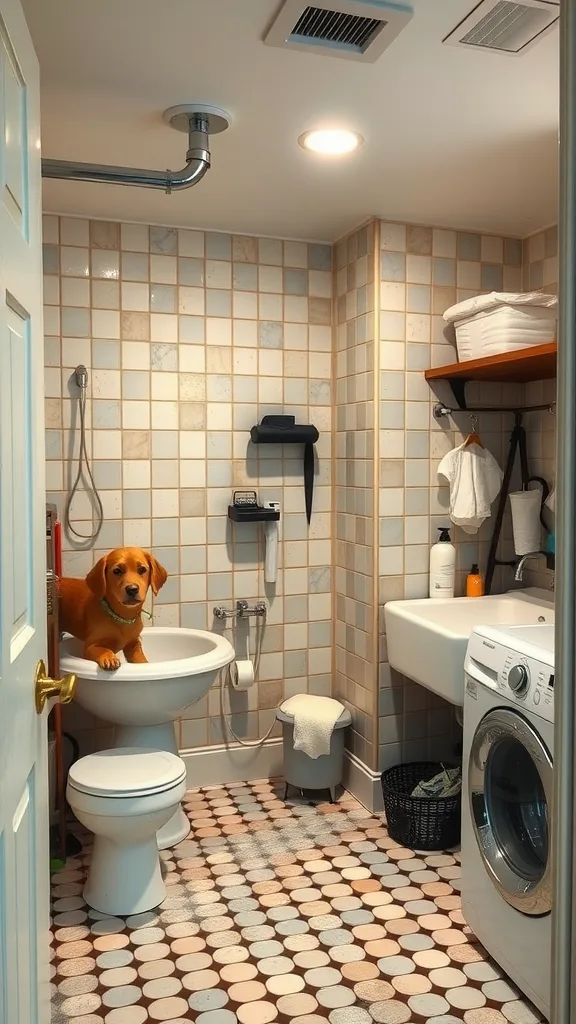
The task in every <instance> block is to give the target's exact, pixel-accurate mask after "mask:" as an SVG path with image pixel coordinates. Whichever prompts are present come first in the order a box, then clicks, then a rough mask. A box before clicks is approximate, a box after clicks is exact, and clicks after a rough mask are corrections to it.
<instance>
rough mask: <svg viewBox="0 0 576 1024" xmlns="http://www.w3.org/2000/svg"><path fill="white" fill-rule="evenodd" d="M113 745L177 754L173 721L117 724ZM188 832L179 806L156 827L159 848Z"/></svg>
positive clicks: (177, 841)
mask: <svg viewBox="0 0 576 1024" xmlns="http://www.w3.org/2000/svg"><path fill="white" fill-rule="evenodd" d="M114 746H115V747H148V749H150V750H168V751H169V752H170V753H171V754H178V744H177V743H176V732H175V730H174V722H161V723H160V724H159V725H118V726H116V729H115V732H114ZM189 834H190V822H189V820H188V818H187V817H186V814H185V813H184V811H183V810H182V807H181V806H179V807H178V808H177V809H176V811H175V812H174V814H173V815H172V817H171V818H170V820H169V821H167V822H166V824H165V825H163V826H162V828H160V829H158V832H157V833H156V838H157V841H158V849H159V850H169V849H171V847H173V846H177V845H178V843H181V842H182V840H183V839H186V836H188V835H189ZM87 902H88V901H87Z"/></svg>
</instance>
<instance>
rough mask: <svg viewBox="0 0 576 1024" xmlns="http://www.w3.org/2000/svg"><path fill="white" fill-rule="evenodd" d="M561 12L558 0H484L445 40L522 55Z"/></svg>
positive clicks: (451, 43) (552, 24)
mask: <svg viewBox="0 0 576 1024" xmlns="http://www.w3.org/2000/svg"><path fill="white" fill-rule="evenodd" d="M559 16H560V11H559V4H558V2H557V0H521V2H520V3H512V2H511V0H482V3H479V4H478V6H477V7H475V9H474V10H473V11H472V12H471V13H470V14H469V15H468V16H467V17H466V18H464V20H463V21H461V22H460V24H459V25H458V26H457V27H456V28H455V29H454V31H453V32H450V34H449V35H448V36H446V38H445V39H444V40H443V41H444V42H445V43H447V44H448V45H449V46H466V47H468V48H472V49H477V50H490V51H492V52H493V53H494V52H495V53H505V54H507V55H508V56H519V55H520V54H522V53H526V51H527V50H528V49H529V48H530V47H531V46H533V45H534V44H535V43H536V42H537V41H538V40H539V39H541V38H542V36H543V35H545V34H546V33H547V32H549V31H550V29H552V28H553V26H554V25H555V24H556V22H557V21H558V18H559Z"/></svg>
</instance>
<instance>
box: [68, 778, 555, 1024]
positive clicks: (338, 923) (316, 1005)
mask: <svg viewBox="0 0 576 1024" xmlns="http://www.w3.org/2000/svg"><path fill="white" fill-rule="evenodd" d="M282 793H283V786H280V785H276V784H275V783H274V782H270V781H268V780H260V781H257V782H254V783H251V784H248V783H246V784H242V785H232V786H229V787H225V786H218V787H214V788H212V789H204V790H201V791H194V792H190V793H188V794H187V796H186V799H185V804H184V806H185V809H186V813H187V814H188V817H189V818H190V821H191V824H192V832H191V834H190V836H189V837H188V838H187V839H186V840H185V841H184V842H182V843H180V844H179V846H177V847H175V849H173V850H164V851H162V854H161V858H162V867H163V871H164V873H165V881H166V887H167V895H166V899H165V900H164V902H163V903H162V905H161V906H160V907H159V908H157V910H153V911H151V912H149V913H146V914H136V915H132V916H131V917H128V918H121V917H112V916H109V915H105V914H99V913H97V912H96V911H93V910H91V909H90V908H89V907H87V906H86V904H85V903H84V901H83V899H82V887H83V883H84V879H85V876H86V872H87V869H88V866H89V863H90V855H91V836H90V835H88V834H83V835H82V836H81V838H82V839H83V841H84V842H85V845H84V847H83V850H82V852H81V854H79V855H78V856H77V857H74V858H71V859H70V860H69V862H68V863H67V864H66V866H65V868H63V869H62V871H60V872H58V873H57V874H55V875H54V876H53V879H52V915H53V916H52V946H53V960H52V998H53V1016H52V1021H53V1024H154V1022H160V1024H162V1022H163V1024H187V1022H189V1021H191V1020H194V1021H195V1022H196V1024H292V1022H293V1024H326V1021H328V1022H329V1024H428V1022H430V1024H440V1021H441V1022H442V1024H462V1022H464V1024H539V1022H540V1021H541V1016H540V1014H539V1013H538V1012H537V1011H536V1010H535V1009H534V1007H532V1006H531V1005H530V1004H529V1003H528V1002H526V1001H525V1000H524V999H523V998H522V997H521V995H520V993H519V992H518V991H517V989H516V988H515V986H514V985H512V984H511V983H509V982H508V980H507V979H506V978H505V976H504V973H503V971H502V970H500V968H498V966H497V965H496V964H494V963H493V962H492V961H491V960H490V959H489V957H488V955H487V953H486V951H485V950H484V949H483V948H482V946H481V945H480V944H479V943H478V941H477V940H476V938H475V936H474V935H473V934H472V933H471V931H470V929H469V928H468V927H467V926H466V924H465V922H464V919H463V917H462V913H461V910H460V896H459V876H460V864H459V856H458V855H454V854H422V853H414V851H412V850H408V849H406V848H405V847H402V846H400V845H399V844H398V843H396V842H395V841H394V840H393V839H391V838H390V837H389V836H388V835H387V833H386V829H385V826H384V823H383V821H382V820H381V819H380V818H379V817H377V816H376V817H373V816H372V815H371V814H370V813H369V812H368V811H367V810H365V808H363V807H361V806H360V805H359V804H358V803H357V802H356V801H355V800H353V799H352V798H351V797H350V796H348V795H347V794H344V795H343V797H342V798H341V800H340V801H339V802H338V803H336V804H331V803H320V804H316V805H312V804H309V803H307V802H305V800H302V799H298V800H295V799H294V800H288V801H284V800H283V799H282V796H281V794H282Z"/></svg>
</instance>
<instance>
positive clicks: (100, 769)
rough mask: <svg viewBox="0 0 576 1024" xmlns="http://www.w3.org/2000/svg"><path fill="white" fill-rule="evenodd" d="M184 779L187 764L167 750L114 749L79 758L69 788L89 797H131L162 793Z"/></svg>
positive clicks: (72, 768) (69, 775)
mask: <svg viewBox="0 0 576 1024" xmlns="http://www.w3.org/2000/svg"><path fill="white" fill-rule="evenodd" d="M185 778H186V765H185V764H184V762H183V760H182V759H181V758H180V757H178V756H177V755H176V754H171V753H170V752H169V751H167V750H147V749H145V748H142V747H116V748H114V749H113V750H100V751H98V753H96V754H88V756H87V757H81V758H80V760H79V761H76V762H75V764H73V765H72V767H71V768H70V771H69V773H68V785H69V786H71V787H72V788H73V789H76V790H78V791H79V792H80V793H89V794H91V795H92V796H110V797H114V796H115V797H130V796H139V795H144V794H147V795H148V794H150V795H151V794H152V793H163V792H164V791H165V790H167V789H172V788H173V787H174V786H177V785H178V784H179V783H180V782H182V781H183V780H184V779H185Z"/></svg>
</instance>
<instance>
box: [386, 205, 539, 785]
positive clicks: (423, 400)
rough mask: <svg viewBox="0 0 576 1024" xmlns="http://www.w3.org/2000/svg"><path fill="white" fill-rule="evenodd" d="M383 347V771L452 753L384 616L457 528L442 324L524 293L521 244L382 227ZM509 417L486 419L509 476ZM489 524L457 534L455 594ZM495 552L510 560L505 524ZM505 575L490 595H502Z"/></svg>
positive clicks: (485, 392) (436, 707)
mask: <svg viewBox="0 0 576 1024" xmlns="http://www.w3.org/2000/svg"><path fill="white" fill-rule="evenodd" d="M380 249H381V261H380V348H379V359H380V362H379V387H380V404H379V417H380V419H379V431H378V436H379V444H380V451H379V466H380V480H379V485H380V492H379V545H380V547H379V562H378V573H379V604H380V636H381V638H382V640H381V652H380V665H379V680H380V686H379V716H380V718H379V756H378V767H379V768H380V769H383V768H386V767H388V766H389V765H391V764H394V763H396V762H397V761H399V760H402V759H408V760H410V759H414V758H419V757H422V756H429V757H432V758H436V757H447V756H449V755H450V752H451V740H450V736H451V722H452V710H451V709H450V707H449V706H448V705H447V704H446V703H445V702H444V701H442V700H440V699H439V698H436V697H434V695H432V694H430V693H428V692H427V691H426V690H424V689H423V688H422V687H420V686H417V685H416V684H414V683H413V682H412V681H410V680H405V679H402V678H401V677H400V676H399V675H398V673H396V672H394V671H393V670H391V669H390V666H389V664H388V663H387V658H386V642H385V620H384V606H385V604H386V602H387V601H390V600H396V599H399V598H419V597H427V596H428V564H429V556H430V545H431V544H432V543H434V542H435V541H436V540H437V538H438V533H437V528H438V527H439V526H445V525H450V524H449V517H448V514H447V513H448V507H449V492H448V487H447V486H444V485H443V484H442V483H441V482H440V481H439V480H438V475H437V470H438V465H439V463H440V460H441V459H442V458H443V456H444V455H445V454H446V453H447V452H448V451H450V450H451V449H452V448H454V447H455V446H456V445H457V444H459V443H460V442H461V440H462V439H463V438H464V437H465V436H466V435H467V434H468V433H469V432H470V429H471V421H470V419H469V416H467V415H466V414H465V413H457V414H456V415H455V416H453V417H449V418H448V417H447V418H446V419H445V420H443V421H441V422H438V421H437V420H436V419H435V418H434V416H433V414H432V407H433V405H434V403H435V402H437V401H438V398H440V399H441V400H442V401H445V402H447V404H448V405H450V406H452V407H453V406H454V405H455V404H456V403H455V399H454V397H453V396H452V393H451V391H450V390H449V389H448V388H447V386H446V385H441V386H440V387H439V388H435V389H434V391H433V390H432V389H431V388H430V387H429V386H428V384H427V383H426V381H425V380H424V376H423V372H424V370H425V369H427V368H428V367H430V366H442V365H446V364H449V363H452V362H455V361H456V358H457V357H456V352H455V349H454V345H453V338H452V336H451V333H450V331H449V330H447V329H446V325H445V323H444V320H443V318H442V313H443V312H444V311H445V310H446V309H447V308H448V307H449V306H451V305H453V304H454V303H456V302H459V301H462V300H464V299H466V298H469V297H471V296H472V295H477V294H479V293H481V292H486V291H492V290H495V291H502V290H504V291H519V290H521V285H522V243H521V241H520V240H518V239H514V238H500V237H494V236H481V235H479V234H475V233H470V232H456V231H447V230H441V229H437V228H432V227H416V226H411V225H405V224H390V223H386V222H381V224H380ZM520 397H521V388H520V386H519V385H506V387H505V388H502V387H501V386H499V385H493V384H489V385H482V386H473V385H469V386H468V401H469V403H470V404H471V405H472V404H482V405H496V406H498V405H502V404H508V403H509V402H513V401H515V400H518V399H520ZM509 425H510V422H509V418H508V420H506V419H505V418H504V417H503V416H500V415H494V414H487V415H484V416H480V417H479V421H478V428H479V431H480V434H481V437H482V442H483V444H484V446H485V447H486V448H487V449H488V450H490V451H491V452H492V454H493V455H494V456H495V457H496V458H497V460H498V461H499V463H500V465H501V466H502V467H503V466H504V462H505V458H506V452H507V439H508V433H509V431H508V426H509ZM492 526H493V519H492V520H490V521H488V522H487V523H485V524H484V525H483V526H482V527H481V529H480V531H479V533H478V534H477V535H475V536H473V537H471V536H468V535H466V534H464V533H463V532H462V531H461V530H460V529H458V528H455V527H452V530H451V533H452V539H453V542H454V543H455V545H456V570H457V576H456V594H457V595H459V594H462V593H463V592H464V586H465V577H466V575H467V573H468V572H469V571H470V567H471V565H472V563H473V562H479V563H480V564H481V565H482V566H485V564H486V558H487V552H488V546H489V541H490V536H491V533H492ZM499 553H500V555H501V556H503V557H508V554H509V526H508V523H505V526H504V531H503V542H502V543H501V545H500V549H499ZM503 585H504V578H503V575H502V573H501V572H500V571H497V574H496V576H495V581H494V587H493V590H494V592H497V591H498V590H500V589H503Z"/></svg>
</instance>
